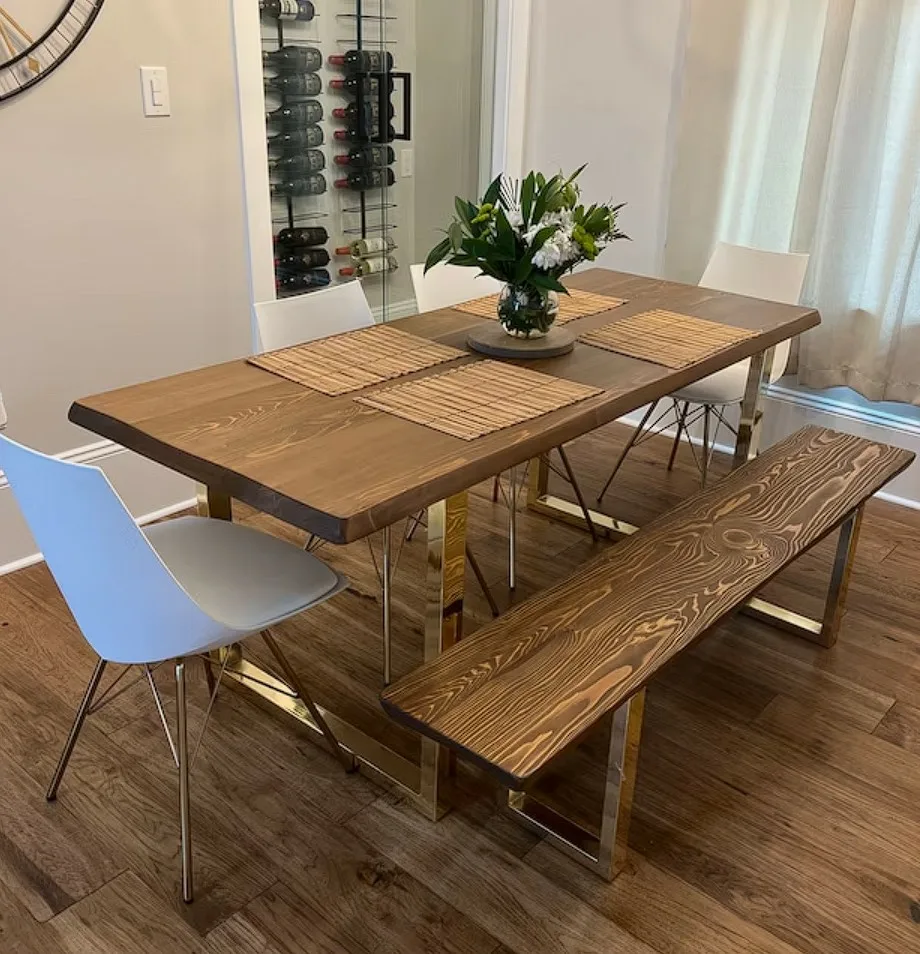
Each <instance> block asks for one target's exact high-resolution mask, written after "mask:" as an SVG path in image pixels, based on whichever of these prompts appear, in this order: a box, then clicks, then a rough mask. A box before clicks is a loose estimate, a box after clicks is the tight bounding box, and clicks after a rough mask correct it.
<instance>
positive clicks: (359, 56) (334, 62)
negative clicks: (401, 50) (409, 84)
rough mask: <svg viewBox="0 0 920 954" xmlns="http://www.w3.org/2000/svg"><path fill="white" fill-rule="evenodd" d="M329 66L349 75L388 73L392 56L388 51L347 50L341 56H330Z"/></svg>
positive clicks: (391, 66) (390, 68)
mask: <svg viewBox="0 0 920 954" xmlns="http://www.w3.org/2000/svg"><path fill="white" fill-rule="evenodd" d="M329 64H330V66H337V67H338V68H339V69H341V70H343V71H344V72H345V73H349V74H354V73H389V72H390V70H392V69H393V54H392V53H390V52H389V51H388V50H349V51H348V52H347V53H345V54H344V55H343V56H330V57H329Z"/></svg>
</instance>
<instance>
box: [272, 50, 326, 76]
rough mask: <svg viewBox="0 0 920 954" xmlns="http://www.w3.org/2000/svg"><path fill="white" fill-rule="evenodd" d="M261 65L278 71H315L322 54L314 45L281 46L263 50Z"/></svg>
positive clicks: (320, 61) (319, 63)
mask: <svg viewBox="0 0 920 954" xmlns="http://www.w3.org/2000/svg"><path fill="white" fill-rule="evenodd" d="M262 65H263V66H267V67H269V68H270V69H273V70H278V72H279V73H315V72H316V71H317V70H318V69H319V68H320V67H321V66H322V65H323V54H322V53H321V52H320V51H319V50H318V49H317V48H316V47H315V46H282V47H281V49H279V50H271V51H270V50H263V52H262Z"/></svg>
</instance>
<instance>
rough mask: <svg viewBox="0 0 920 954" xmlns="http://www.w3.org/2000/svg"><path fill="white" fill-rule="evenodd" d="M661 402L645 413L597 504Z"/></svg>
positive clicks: (605, 493)
mask: <svg viewBox="0 0 920 954" xmlns="http://www.w3.org/2000/svg"><path fill="white" fill-rule="evenodd" d="M658 404H659V402H658V401H656V402H655V403H654V404H652V405H650V406H649V409H648V410H647V411H646V412H645V417H643V418H642V420H641V421H640V422H639V426H638V427H637V428H636V429H635V430H634V431H633V432H632V435H631V436H630V438H629V440H628V441H627V442H626V446H625V447H624V448H623V450H622V452H621V453H620V456H619V457H618V458H617V462H616V464H614V467H613V473H612V474H611V475H610V476H609V477H608V478H607V483H606V484H604V489H603V490H602V491H601V492H600V493H599V494H598V495H597V502H598V503H600V502H601V501H602V500H603V499H604V497H605V496H606V495H607V491H608V490H609V489H610V485H611V484H612V483H613V478H614V477H616V475H617V472H618V471H619V469H620V468H621V467H622V466H623V461H625V460H626V458H627V457H628V456H629V452H630V451H631V450H632V448H633V444H635V443H636V441H637V440H638V439H639V437H640V436H641V435H642V432H643V431H644V430H645V425H646V424H648V422H649V420H650V419H651V416H652V415H653V414H654V413H655V408H656V407H658Z"/></svg>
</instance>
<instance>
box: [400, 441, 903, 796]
mask: <svg viewBox="0 0 920 954" xmlns="http://www.w3.org/2000/svg"><path fill="white" fill-rule="evenodd" d="M913 457H914V455H913V454H912V453H910V452H908V451H904V450H900V449H898V448H894V447H889V446H887V445H883V444H878V443H874V442H872V441H868V440H864V439H862V438H859V437H855V436H852V435H849V434H842V433H838V432H835V431H831V430H827V429H823V428H818V427H806V428H804V429H802V430H801V431H799V432H798V433H796V434H794V435H793V436H791V437H789V438H788V439H786V440H784V441H782V442H781V443H779V444H777V445H775V446H774V447H772V448H770V449H769V450H768V451H766V452H765V453H764V454H762V455H761V456H760V457H758V458H756V459H755V460H753V461H751V462H750V463H748V464H746V465H744V466H743V467H741V468H739V469H738V470H736V471H734V472H732V473H731V474H730V475H729V476H727V477H726V478H725V479H723V480H721V481H719V482H718V483H715V484H713V485H711V486H710V487H709V488H707V489H706V490H704V491H702V492H700V493H699V494H697V495H695V496H693V497H692V498H690V499H689V500H687V501H685V502H684V503H682V504H681V505H680V506H678V507H677V508H676V509H674V510H672V511H670V512H668V513H667V514H665V515H663V516H662V517H660V518H658V519H657V520H655V521H654V522H653V523H651V524H649V525H648V526H646V527H645V528H643V529H642V530H640V531H639V532H638V533H637V534H635V535H634V536H632V537H630V538H628V539H626V540H625V541H623V542H622V543H620V544H618V545H617V546H616V547H614V548H611V549H610V550H608V551H606V552H605V553H603V554H602V555H601V556H600V557H598V558H597V559H596V560H594V561H592V562H591V563H589V564H588V565H587V566H585V567H584V568H583V569H581V570H579V571H578V572H577V573H576V574H574V575H573V576H572V577H570V578H569V579H567V580H566V581H564V582H562V583H560V584H558V585H556V586H553V587H552V588H551V589H549V590H547V591H546V592H544V593H542V594H539V595H538V596H536V597H534V598H532V599H530V600H528V601H527V602H525V603H523V604H521V605H520V606H518V607H516V608H514V609H513V610H511V611H510V612H509V613H507V614H506V615H505V616H503V617H501V618H500V619H498V620H496V621H495V622H493V623H491V624H488V625H487V626H485V627H484V628H483V629H481V630H480V631H479V632H477V633H476V634H475V635H473V636H472V637H469V638H467V639H464V640H463V641H462V642H460V643H459V644H458V645H456V646H455V647H453V648H452V649H450V650H449V651H447V652H445V653H444V654H442V655H441V656H440V657H439V658H438V659H437V660H435V661H433V662H430V663H428V664H426V665H423V666H421V667H420V668H419V669H417V670H415V671H414V672H413V673H411V674H410V675H408V676H406V677H405V678H404V679H402V680H400V681H399V682H397V683H396V684H394V685H393V686H391V687H390V688H388V689H387V690H386V691H384V693H383V694H382V696H381V701H382V703H383V706H384V708H385V709H386V711H387V712H388V713H389V714H390V715H391V716H392V717H393V718H394V719H395V720H396V721H398V722H401V723H403V724H406V725H408V726H410V727H412V728H413V729H415V730H416V731H418V732H420V733H422V734H423V735H426V736H429V737H431V738H433V739H436V740H437V741H439V742H441V743H443V744H445V745H447V746H449V747H451V748H453V749H456V750H457V751H458V752H460V753H461V754H462V755H463V756H464V757H466V758H469V759H471V760H472V761H474V762H475V763H477V764H479V765H480V766H482V767H483V768H485V769H486V770H487V771H489V772H491V773H492V774H493V775H495V776H496V777H497V778H498V779H499V780H500V781H501V782H502V783H503V784H504V785H506V786H507V787H509V788H511V789H513V790H516V791H522V790H523V789H524V788H525V787H526V785H527V783H528V782H529V781H530V780H531V779H532V778H533V777H534V776H535V775H536V773H538V772H539V771H540V770H541V769H542V768H544V767H545V766H546V765H547V763H549V762H550V761H551V760H552V759H553V758H554V757H555V756H556V755H558V754H559V753H560V752H561V751H562V750H563V749H565V748H566V747H567V746H568V745H570V744H571V743H572V742H574V741H575V740H576V739H577V738H578V737H579V736H581V735H582V733H584V732H585V731H586V730H587V729H589V728H590V727H591V726H592V725H594V724H595V723H596V722H597V721H598V720H599V719H600V718H601V717H602V716H604V715H605V714H606V713H609V712H611V711H612V710H616V709H618V708H619V707H621V706H623V705H624V703H626V702H627V701H628V700H629V699H630V698H631V697H632V696H634V695H635V694H637V693H638V692H640V690H642V688H643V687H644V686H645V685H646V683H647V682H648V681H649V680H650V679H652V678H653V677H654V675H655V674H656V673H657V672H658V671H659V670H660V669H661V668H662V667H663V666H664V665H666V664H667V663H668V662H669V661H670V660H672V659H673V658H674V657H675V656H677V655H678V654H679V653H680V652H682V651H683V650H684V649H686V648H687V647H688V646H690V645H691V644H692V643H693V642H694V641H695V640H696V639H697V638H698V637H700V636H701V635H702V634H704V633H705V632H706V631H707V630H709V629H710V628H711V627H712V626H713V625H714V624H716V623H718V622H719V621H720V620H721V619H723V618H724V617H725V616H727V615H728V614H730V613H731V612H733V611H734V610H737V609H738V608H740V607H741V606H742V605H743V604H744V603H745V602H746V601H747V600H748V599H749V598H750V597H751V596H752V595H753V594H755V593H756V592H757V591H758V590H759V589H760V588H761V587H763V586H764V584H766V583H767V582H768V581H769V580H770V579H771V578H772V577H773V576H775V575H776V574H777V573H779V572H780V571H781V570H782V569H783V568H785V567H787V566H788V565H789V564H790V563H792V562H793V560H795V559H796V558H797V557H798V556H800V555H801V554H803V553H804V552H805V551H806V550H808V549H809V548H810V547H812V546H813V545H814V544H815V543H817V542H818V541H819V540H821V539H822V538H823V537H825V536H827V535H828V534H829V533H831V532H832V531H834V530H835V529H837V528H839V527H841V525H843V524H844V523H845V522H846V521H847V520H848V518H853V520H854V523H853V524H851V529H852V526H855V515H856V514H857V513H858V512H859V511H860V509H861V507H862V505H863V504H864V503H865V501H866V500H867V499H868V498H869V497H871V496H872V495H873V494H874V493H875V492H876V491H878V490H879V489H880V488H881V487H883V486H884V485H885V484H886V483H888V482H889V481H890V480H891V479H892V478H893V477H895V476H896V475H897V474H898V473H900V472H901V471H902V470H904V468H906V467H907V466H908V465H909V464H910V463H911V461H912V460H913ZM848 552H850V551H848ZM848 562H849V561H848ZM842 589H843V590H844V591H845V582H844V586H843V588H842ZM839 590H840V588H839V587H838V593H837V594H836V595H837V597H839V598H841V600H842V596H843V593H842V592H839ZM829 619H830V622H828V623H826V624H825V625H832V626H834V627H836V624H837V622H839V611H835V612H834V613H832V614H830V617H829Z"/></svg>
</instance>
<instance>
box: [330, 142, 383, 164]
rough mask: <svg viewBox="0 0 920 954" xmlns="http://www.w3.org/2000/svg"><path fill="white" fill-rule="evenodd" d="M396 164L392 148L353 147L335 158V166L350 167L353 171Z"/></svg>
mask: <svg viewBox="0 0 920 954" xmlns="http://www.w3.org/2000/svg"><path fill="white" fill-rule="evenodd" d="M394 162H396V153H395V152H394V151H393V147H392V146H355V147H354V148H353V149H350V150H349V151H348V152H345V153H341V154H340V155H338V156H336V157H335V164H336V165H337V166H352V167H353V168H355V169H374V168H378V169H379V168H380V167H381V166H391V165H392V164H393V163H394Z"/></svg>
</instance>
